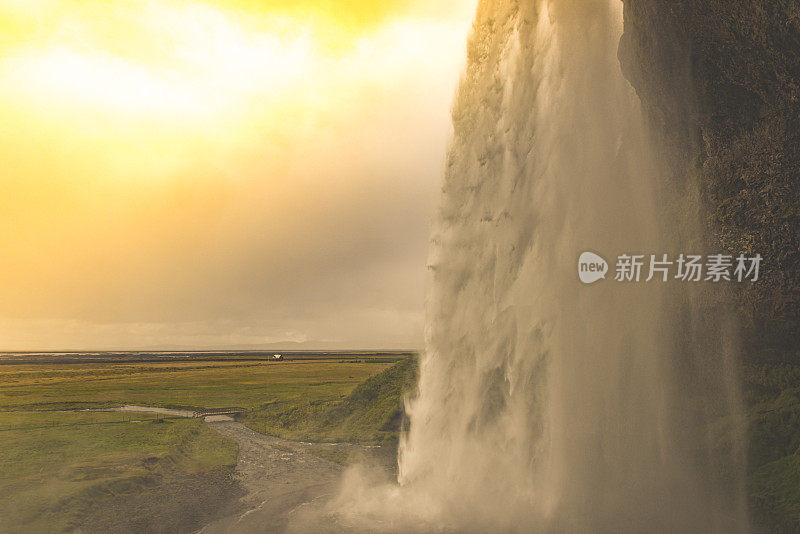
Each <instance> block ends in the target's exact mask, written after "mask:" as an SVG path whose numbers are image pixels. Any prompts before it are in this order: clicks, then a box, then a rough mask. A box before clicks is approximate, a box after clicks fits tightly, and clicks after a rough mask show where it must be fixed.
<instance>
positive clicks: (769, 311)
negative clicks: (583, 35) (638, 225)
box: [619, 0, 800, 364]
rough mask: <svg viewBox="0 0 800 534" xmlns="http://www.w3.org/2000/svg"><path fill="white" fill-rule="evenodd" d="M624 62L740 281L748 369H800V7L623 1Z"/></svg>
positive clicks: (734, 1) (710, 0)
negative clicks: (742, 258) (741, 267)
mask: <svg viewBox="0 0 800 534" xmlns="http://www.w3.org/2000/svg"><path fill="white" fill-rule="evenodd" d="M623 2H624V6H625V31H624V35H623V38H622V40H621V42H620V51H619V56H620V61H621V63H622V66H623V70H624V72H625V75H626V76H627V77H628V79H629V80H630V81H631V83H632V84H633V86H634V87H635V88H636V90H637V92H638V94H639V97H640V99H641V100H642V103H643V105H644V108H645V112H646V113H647V114H648V116H649V118H650V120H651V121H652V122H653V124H654V125H655V126H656V130H657V132H658V133H659V135H660V136H661V139H660V141H661V143H662V146H663V147H664V155H665V157H667V158H669V159H670V162H671V167H672V170H673V180H674V183H675V185H676V186H677V187H681V188H690V187H693V188H694V189H695V190H697V191H698V192H699V204H700V205H699V206H697V208H698V210H699V212H700V214H701V218H702V221H703V223H704V224H705V225H706V226H707V228H708V232H707V235H708V236H709V241H710V242H708V243H707V247H708V249H709V250H710V251H714V252H716V251H720V252H726V253H729V254H737V255H738V254H739V253H744V254H746V255H748V256H751V255H755V254H756V253H758V254H761V256H762V257H763V258H764V260H763V263H762V270H761V279H760V280H759V281H758V282H756V283H752V284H750V283H747V284H744V283H743V284H731V287H730V289H731V290H732V291H733V292H734V293H735V302H737V305H738V310H737V316H738V317H740V318H741V319H742V324H743V327H744V329H743V330H744V332H743V333H744V342H745V358H746V360H747V361H748V362H775V361H783V362H791V363H795V364H800V355H798V346H797V345H798V343H797V337H798V333H800V328H799V327H800V314H799V312H798V309H800V268H799V267H800V1H798V0H623Z"/></svg>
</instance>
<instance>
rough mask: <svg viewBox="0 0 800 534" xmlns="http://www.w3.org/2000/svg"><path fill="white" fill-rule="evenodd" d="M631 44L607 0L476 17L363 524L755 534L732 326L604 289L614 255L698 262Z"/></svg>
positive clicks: (641, 294) (672, 290)
mask: <svg viewBox="0 0 800 534" xmlns="http://www.w3.org/2000/svg"><path fill="white" fill-rule="evenodd" d="M621 33H622V5H621V2H618V1H615V0H535V1H533V0H532V1H527V2H517V1H512V0H483V1H481V3H480V5H479V8H478V13H477V18H476V22H475V25H474V32H473V35H472V37H471V39H470V41H469V46H468V65H467V70H466V73H465V75H464V79H463V80H462V83H461V87H460V89H459V92H458V95H457V99H456V103H455V106H454V111H453V123H454V131H455V135H454V139H453V142H452V146H451V149H450V152H449V155H448V159H447V165H446V175H445V179H444V185H443V195H442V200H441V207H440V212H439V216H438V221H437V227H436V229H435V233H434V237H433V245H432V249H433V250H432V255H431V261H430V266H429V267H430V270H431V273H432V275H431V276H432V284H431V286H432V287H431V296H430V303H429V317H428V333H427V337H428V339H427V350H426V353H425V355H424V356H423V357H422V359H421V379H420V384H419V392H418V395H417V396H416V398H414V399H413V400H412V401H411V402H410V403H409V405H408V409H407V411H408V415H409V418H410V432H409V434H408V435H407V436H405V438H404V440H403V442H402V444H401V451H400V458H399V466H400V475H399V483H400V484H399V486H395V487H393V488H392V487H388V488H387V487H383V488H375V487H371V488H370V487H366V486H364V483H363V480H361V481H360V482H357V481H356V478H357V477H356V475H353V474H351V479H350V481H349V483H348V484H347V485H346V486H345V488H346V489H345V491H344V493H343V496H342V497H340V499H339V501H337V507H338V509H339V510H340V520H341V521H343V524H345V525H349V526H350V528H354V529H356V530H358V528H363V529H365V530H374V529H379V528H384V529H386V530H388V531H401V530H411V531H430V530H431V529H433V528H437V529H442V530H445V531H456V532H517V531H518V532H586V533H598V532H615V533H616V532H736V531H744V530H746V529H747V527H746V520H745V517H744V515H745V514H744V512H743V510H744V507H743V506H742V504H741V489H742V484H741V477H740V466H739V465H737V461H738V459H739V458H740V457H741V450H742V447H741V443H740V442H739V441H737V440H736V439H735V434H736V428H738V425H737V424H736V422H737V418H736V416H737V414H738V412H737V411H736V410H735V409H734V408H735V407H736V395H735V392H736V387H735V379H734V377H733V376H732V374H731V371H730V369H731V365H730V363H729V361H728V360H730V358H731V357H732V353H733V352H735V351H734V350H733V348H732V347H733V346H734V345H735V343H733V342H732V341H731V339H732V338H731V337H730V333H729V332H728V330H726V326H725V324H724V323H725V321H724V320H723V319H722V318H720V319H713V318H708V317H705V318H703V317H701V312H702V310H703V309H704V308H702V307H701V306H700V305H698V304H697V299H698V298H699V297H698V296H697V295H693V294H692V293H691V292H689V291H688V290H686V289H685V287H686V285H685V284H684V285H680V284H677V283H659V282H651V283H645V282H644V281H642V282H639V283H622V282H616V281H614V280H613V279H612V278H613V269H614V261H615V259H616V258H617V256H618V255H619V254H623V253H629V254H651V253H652V254H663V253H677V252H685V253H692V252H695V251H694V250H684V249H683V247H689V246H691V245H692V243H683V242H681V240H680V239H678V238H677V237H676V236H677V235H678V234H679V232H677V231H675V230H676V228H677V227H678V226H681V225H683V226H685V225H686V224H687V223H686V221H681V223H680V225H679V224H678V221H676V220H675V215H674V214H675V213H676V211H677V210H675V209H671V208H670V207H671V206H674V205H676V204H680V201H681V199H680V198H679V197H677V195H676V193H674V192H670V190H669V188H668V187H665V186H664V185H663V183H664V178H663V176H664V174H663V173H662V172H660V169H659V164H658V161H657V159H658V158H657V157H656V156H655V155H654V150H652V149H651V146H650V145H651V144H650V142H649V136H648V132H647V130H646V128H645V126H644V121H643V119H642V117H641V113H640V105H639V102H638V100H637V97H636V95H635V93H634V91H633V90H632V88H631V87H630V85H629V84H628V82H627V81H626V80H625V79H624V78H623V76H622V74H621V72H620V65H619V61H618V59H617V54H616V52H617V45H618V42H619V39H620V35H621ZM583 251H593V252H596V253H598V254H600V255H601V256H603V257H605V258H606V259H607V260H609V263H610V264H611V273H610V276H609V277H608V278H607V279H606V280H601V281H599V282H597V283H595V284H593V285H583V284H581V283H580V281H579V280H578V277H577V258H578V256H579V255H580V253H581V252H583ZM646 274H647V273H646V272H645V273H643V275H644V276H643V280H644V277H646ZM701 319H702V320H701ZM726 332H727V333H726ZM713 421H717V423H716V424H711V423H712V422H713ZM359 484H360V486H359V487H360V488H361V489H359V490H354V489H353V487H355V486H357V485H359ZM348 488H349V489H348ZM348 503H349V504H348Z"/></svg>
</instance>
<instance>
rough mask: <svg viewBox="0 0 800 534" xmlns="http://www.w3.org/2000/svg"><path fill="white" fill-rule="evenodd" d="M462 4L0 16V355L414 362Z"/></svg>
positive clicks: (0, 8) (2, 9)
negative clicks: (257, 352)
mask: <svg viewBox="0 0 800 534" xmlns="http://www.w3.org/2000/svg"><path fill="white" fill-rule="evenodd" d="M471 9H472V5H471V2H469V1H461V0H447V1H442V2H436V3H435V6H434V7H432V6H431V2H423V1H417V0H397V1H388V2H381V1H368V0H351V1H345V0H299V1H298V0H272V1H270V0H266V1H256V0H231V1H212V0H207V1H201V0H194V1H192V0H149V1H148V0H144V1H142V0H117V1H109V0H0V165H2V167H0V251H2V258H3V261H1V262H0V349H39V348H42V349H45V348H50V349H52V348H79V347H101V348H102V347H113V346H150V345H208V346H214V345H225V344H248V343H250V344H258V343H268V342H281V341H283V340H294V341H307V342H309V343H312V344H316V345H319V346H324V345H330V346H334V345H350V346H415V345H418V344H419V341H420V338H421V315H422V294H423V286H424V264H425V249H426V235H427V226H426V223H427V216H428V213H429V210H430V206H431V203H432V201H433V198H434V197H435V191H436V189H437V186H438V179H439V171H440V169H441V161H442V158H443V153H444V149H445V146H446V140H447V136H448V132H449V118H448V109H449V102H450V100H451V96H452V94H453V90H454V88H455V85H456V83H457V80H458V75H459V71H460V68H461V65H462V63H463V57H462V56H463V55H464V48H465V46H464V42H465V37H466V31H467V28H468V24H469V19H470V11H471Z"/></svg>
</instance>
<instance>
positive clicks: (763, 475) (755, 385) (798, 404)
mask: <svg viewBox="0 0 800 534" xmlns="http://www.w3.org/2000/svg"><path fill="white" fill-rule="evenodd" d="M745 388H746V389H745V392H746V394H747V401H748V405H749V412H748V424H749V436H748V437H749V442H750V448H749V455H748V464H749V472H750V478H749V483H750V498H751V502H752V505H753V513H754V516H755V519H756V521H757V523H758V524H760V525H762V526H764V527H765V528H767V529H768V531H769V532H773V533H778V534H779V533H784V532H785V533H792V532H800V367H798V366H795V365H789V364H780V365H769V364H760V365H752V366H749V367H748V368H747V370H746V373H745Z"/></svg>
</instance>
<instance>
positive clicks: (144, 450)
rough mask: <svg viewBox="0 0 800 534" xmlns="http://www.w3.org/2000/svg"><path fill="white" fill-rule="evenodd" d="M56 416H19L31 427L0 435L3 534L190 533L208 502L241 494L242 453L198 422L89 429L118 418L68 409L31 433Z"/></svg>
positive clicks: (19, 420)
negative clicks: (235, 473)
mask: <svg viewBox="0 0 800 534" xmlns="http://www.w3.org/2000/svg"><path fill="white" fill-rule="evenodd" d="M54 415H55V414H53V413H46V412H14V413H13V423H14V426H21V427H24V428H26V430H14V431H4V432H0V465H2V466H3V469H2V470H0V495H3V499H2V500H0V518H2V522H0V532H9V533H11V532H26V533H36V532H42V533H44V532H47V533H50V532H67V531H72V530H74V529H75V528H78V527H80V528H81V529H83V530H84V531H89V532H92V531H108V532H110V531H114V532H126V531H136V530H138V529H139V528H144V529H145V530H149V531H166V530H171V531H173V532H181V531H187V530H191V529H192V528H194V527H196V526H197V525H198V524H200V522H201V521H202V520H203V519H204V518H205V517H206V516H208V514H209V513H210V512H209V510H208V509H207V508H206V507H205V505H207V504H208V500H209V499H208V497H213V499H214V500H215V501H218V502H225V501H226V500H229V499H231V498H232V497H233V496H234V495H235V494H236V492H237V488H236V487H235V484H234V483H233V481H232V479H231V476H230V475H231V473H232V469H233V466H234V465H235V464H236V455H237V451H238V447H237V445H236V443H235V442H234V441H232V440H229V439H227V438H224V437H222V436H221V435H219V434H217V433H216V432H214V431H212V430H211V429H209V428H208V427H207V426H206V425H205V424H203V422H202V421H201V420H173V421H161V422H159V421H157V420H151V421H145V422H141V423H127V424H126V423H121V424H87V423H107V422H108V421H111V420H115V419H114V418H117V419H118V418H119V417H120V414H104V413H82V414H79V413H73V414H69V413H63V414H59V415H60V420H59V421H57V423H58V424H57V425H56V426H49V427H47V426H46V427H45V428H33V427H39V426H42V425H43V424H44V425H49V424H52V422H53V419H54ZM9 422H11V421H9ZM76 423H77V425H76ZM212 494H213V495H212ZM167 496H174V497H175V498H176V499H178V500H180V501H181V502H182V503H183V507H182V508H181V509H179V510H176V509H174V508H175V506H174V505H172V504H171V501H170V500H169V499H165V497H167ZM170 498H171V499H172V497H170ZM200 503H204V505H203V506H201V505H200ZM143 507H145V508H143ZM142 509H145V510H147V514H142ZM159 525H160V527H159ZM151 527H155V528H151Z"/></svg>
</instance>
